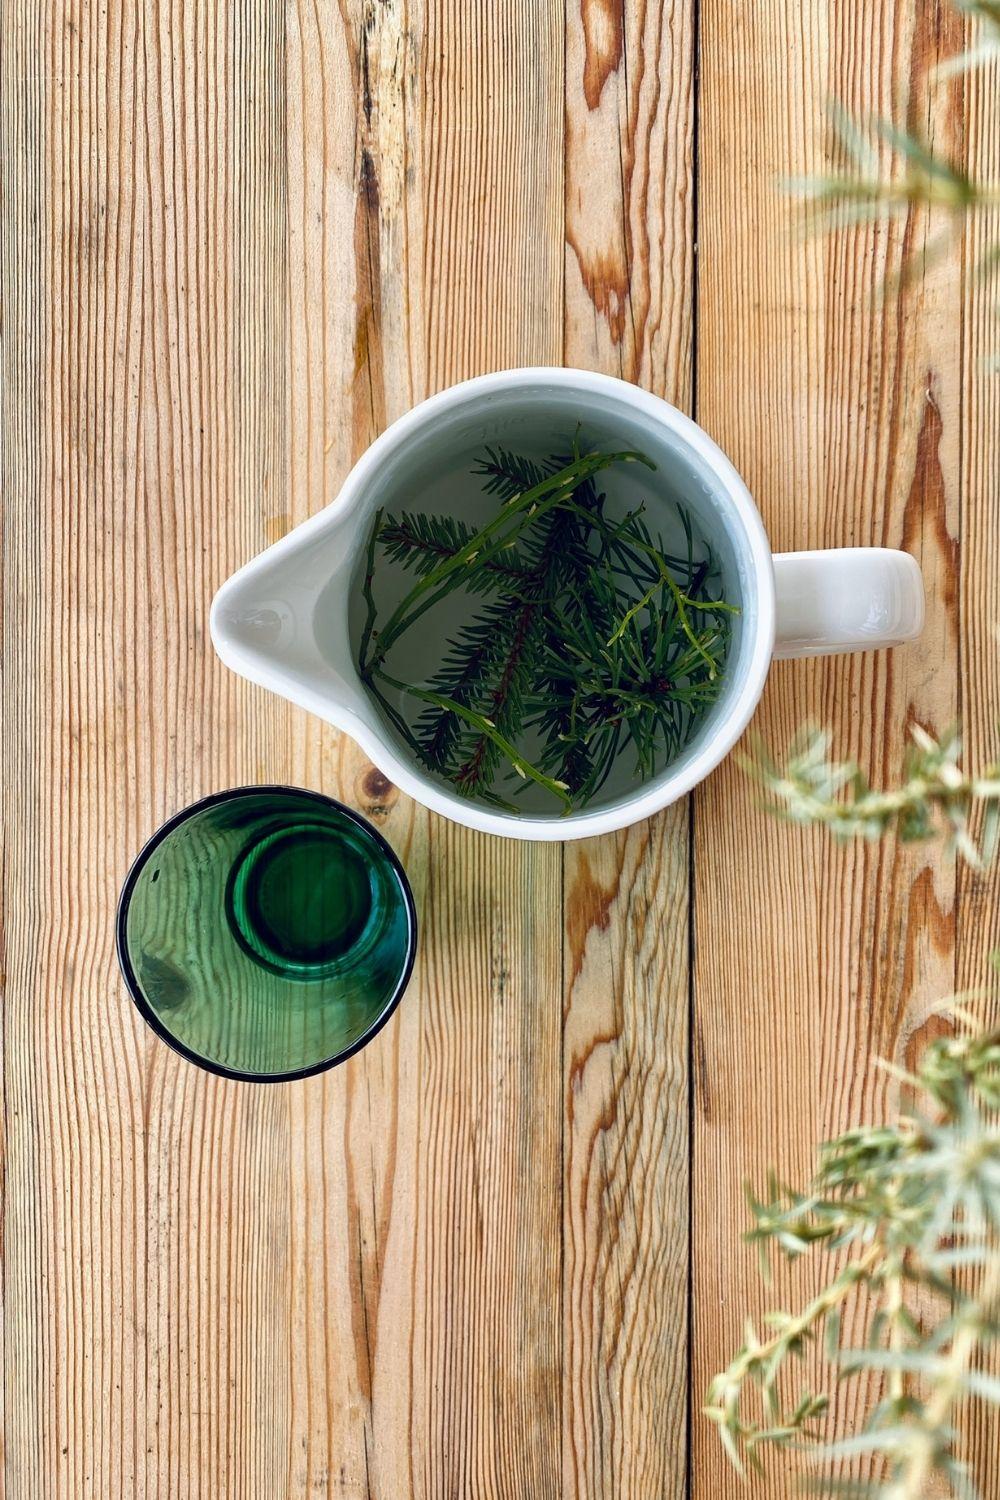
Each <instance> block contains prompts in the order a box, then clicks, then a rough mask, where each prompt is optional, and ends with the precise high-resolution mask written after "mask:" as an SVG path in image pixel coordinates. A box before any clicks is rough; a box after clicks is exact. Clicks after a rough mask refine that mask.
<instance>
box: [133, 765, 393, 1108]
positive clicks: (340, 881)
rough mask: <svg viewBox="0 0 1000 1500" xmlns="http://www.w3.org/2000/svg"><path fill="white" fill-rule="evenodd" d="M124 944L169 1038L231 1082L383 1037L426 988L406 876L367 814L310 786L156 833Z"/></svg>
mask: <svg viewBox="0 0 1000 1500" xmlns="http://www.w3.org/2000/svg"><path fill="white" fill-rule="evenodd" d="M117 937H118V958H119V962H120V964H121V967H122V972H123V974H124V976H125V980H126V983H127V984H128V987H129V990H130V992H131V995H132V998H133V1000H134V1001H135V1003H136V1005H137V1006H138V1008H139V1010H140V1012H141V1013H142V1015H143V1017H144V1018H145V1020H146V1021H147V1022H148V1023H149V1025H150V1026H151V1027H152V1028H153V1030H154V1031H156V1032H157V1033H158V1034H159V1035H160V1036H161V1037H162V1038H163V1039H164V1041H166V1042H169V1043H170V1045H171V1046H172V1047H174V1048H175V1049H176V1050H177V1051H178V1052H180V1053H181V1054H182V1055H183V1056H184V1057H186V1058H188V1059H189V1060H190V1061H191V1062H194V1063H197V1064H198V1065H199V1066H200V1067H203V1068H207V1069H209V1070H210V1071H211V1072H214V1073H219V1074H222V1075H223V1076H224V1077H227V1078H239V1079H247V1080H252V1081H255V1082H276V1081H282V1080H287V1079H292V1078H304V1077H306V1076H308V1075H309V1074H311V1073H318V1072H321V1071H322V1070H323V1069H324V1068H329V1067H332V1066H333V1064H334V1063H338V1062H342V1061H344V1059H345V1058H348V1057H350V1056H351V1055H352V1053H354V1052H357V1051H358V1049H359V1048H360V1047H363V1046H364V1045H365V1043H366V1042H369V1041H370V1040H371V1039H372V1037H374V1036H375V1034H376V1033H377V1032H378V1031H379V1030H380V1029H381V1027H382V1026H383V1025H384V1024H385V1022H386V1021H387V1020H388V1018H389V1016H390V1015H391V1014H392V1012H393V1010H394V1009H395V1007H396V1005H397V1004H398V1002H399V999H400V997H401V995H402V993H403V991H404V989H405V988H406V984H407V981H408V980H409V977H410V971H411V969H412V967H413V959H414V952H415V947H416V915H415V911H414V905H413V896H412V894H411V891H410V887H409V883H408V881H407V879H406V874H405V872H404V870H403V867H402V865H401V864H400V862H399V860H398V859H397V857H396V855H395V854H394V853H393V851H392V849H391V848H390V847H389V845H388V844H387V843H386V841H385V839H383V838H382V836H381V835H380V834H379V833H377V832H376V831H375V829H374V828H372V827H371V825H370V824H368V823H367V822H366V821H365V820H364V819H363V818H361V817H360V816H359V815H358V814H357V813H355V812H352V811H351V809H350V808H347V807H344V806H343V805H342V804H341V803H339V802H335V801H334V800H333V799H332V798H330V797H324V796H322V795H320V794H319V793H317V792H309V791H303V790H301V789H299V788H297V787H281V786H260V787H241V788H237V789H235V790H232V791H226V792H219V793H217V794H216V795H214V796H211V797H206V798H205V799H204V800H203V801H201V802H196V803H194V804H193V805H192V806H191V807H188V808H185V809H184V810H183V811H182V812H180V813H178V814H177V815H176V816H175V817H173V818H171V819H170V821H169V822H167V823H165V824H164V825H163V827H162V828H160V829H159V830H158V831H157V832H156V833H155V834H154V835H153V837H152V838H151V839H150V841H149V843H148V844H147V845H146V847H145V848H144V849H143V850H142V852H141V853H140V855H139V856H138V858H137V859H136V861H135V864H134V865H133V866H132V869H131V870H130V871H129V874H128V877H127V879H126V881H125V885H124V887H123V889H122V894H121V899H120V902H119V907H118V934H117Z"/></svg>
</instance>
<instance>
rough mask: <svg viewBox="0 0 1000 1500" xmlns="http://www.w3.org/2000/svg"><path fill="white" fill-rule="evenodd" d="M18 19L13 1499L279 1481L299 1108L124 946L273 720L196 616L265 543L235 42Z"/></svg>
mask: <svg viewBox="0 0 1000 1500" xmlns="http://www.w3.org/2000/svg"><path fill="white" fill-rule="evenodd" d="M260 14H261V16H262V17H263V16H264V11H263V8H261V12H260ZM6 20H7V22H8V23H9V29H10V31H11V32H12V33H13V35H15V36H16V37H17V39H18V44H17V49H16V51H15V53H14V56H13V59H12V61H11V64H10V66H11V67H12V69H13V76H14V77H16V79H17V82H16V85H15V84H13V83H12V86H11V87H10V88H8V89H6V90H5V91H4V107H5V109H6V111H7V113H8V119H9V122H10V125H11V130H10V132H9V133H7V132H5V137H4V139H5V142H8V141H9V142H11V143H16V144H12V145H11V152H12V155H11V158H10V161H9V162H8V170H7V171H6V172H5V178H6V180H7V181H9V182H10V183H11V184H12V187H13V192H12V197H11V199H10V200H8V198H7V195H6V194H5V205H7V204H8V203H9V205H10V207H9V209H8V212H9V214H10V218H9V219H8V223H7V226H6V227H7V228H9V230H10V234H9V238H8V235H7V234H6V233H5V247H6V248H8V249H9V250H10V252H11V253H10V255H9V258H7V257H5V274H6V276H7V277H8V288H7V289H8V290H9V292H10V295H9V297H7V298H5V308H6V309H7V310H8V313H9V320H10V321H9V322H8V325H7V332H8V336H9V342H8V339H5V343H4V349H5V357H6V358H8V359H9V360H11V361H12V362H13V369H14V372H15V378H14V379H13V380H12V381H10V382H9V383H8V382H7V381H5V383H4V401H5V432H6V434H7V438H8V442H5V454H6V457H7V464H8V468H7V474H6V478H7V480H8V483H7V485H6V486H5V495H7V496H9V497H10V510H9V513H8V516H9V524H8V527H7V531H6V535H5V559H4V565H5V593H4V597H5V616H6V619H5V642H6V647H7V661H6V666H7V672H6V674H5V708H6V713H5V734H6V737H7V738H6V743H7V747H8V750H9V754H8V755H7V757H5V759H6V764H7V765H8V766H11V767H13V766H16V767H17V771H16V773H15V776H14V782H13V787H14V789H15V790H14V792H13V795H14V796H15V797H16V798H17V805H16V807H15V808H14V809H11V808H10V807H8V817H7V848H8V860H7V864H6V869H5V902H4V905H5V912H6V946H7V954H8V985H7V997H6V1005H5V1049H4V1050H5V1058H6V1062H7V1075H6V1092H5V1119H6V1134H7V1138H8V1148H9V1153H10V1155H9V1170H10V1177H11V1181H12V1183H13V1191H12V1192H11V1194H10V1196H9V1199H8V1206H7V1215H8V1217H7V1219H6V1222H5V1244H6V1248H7V1251H8V1255H9V1262H8V1270H7V1278H6V1284H7V1299H6V1307H5V1317H6V1330H7V1333H6V1342H5V1388H6V1391H7V1395H8V1405H7V1473H6V1481H7V1488H8V1492H9V1493H10V1494H11V1495H12V1496H15V1497H17V1496H21V1495H25V1496H27V1495H33V1494H40V1493H44V1494H46V1495H51V1496H65V1497H78V1496H85V1495H94V1496H98V1495H101V1496H103V1495H112V1494H138V1493H145V1494H151V1493H160V1494H167V1493H171V1494H177V1495H180V1494H188V1493H196V1492H197V1493H220V1492H226V1491H227V1490H228V1489H230V1488H231V1478H232V1476H233V1475H234V1474H238V1473H240V1472H243V1473H246V1472H247V1471H248V1470H249V1471H250V1472H252V1473H253V1475H254V1478H255V1480H259V1483H260V1488H261V1489H262V1490H264V1491H267V1490H270V1491H271V1492H274V1491H275V1490H276V1488H277V1485H278V1477H277V1476H278V1473H279V1472H280V1470H279V1467H278V1466H277V1465H276V1464H275V1462H274V1460H275V1457H276V1454H275V1447H274V1439H275V1434H276V1429H275V1425H274V1422H273V1420H271V1418H270V1416H269V1417H268V1419H267V1420H265V1411H268V1412H273V1411H274V1409H275V1402H274V1401H273V1400H272V1397H273V1395H274V1392H273V1391H272V1390H271V1389H270V1388H269V1381H268V1374H269V1359H271V1358H277V1360H278V1361H279V1364H280V1362H281V1360H282V1350H283V1347H284V1345H283V1336H282V1322H281V1319H280V1317H277V1316H276V1313H277V1311H278V1309H279V1306H280V1304H279V1303H278V1302H277V1300H276V1297H275V1292H276V1288H277V1286H279V1285H280V1284H281V1282H282V1281H283V1279H284V1278H283V1275H282V1271H281V1266H280V1252H279V1253H278V1254H277V1255H276V1253H275V1246H276V1245H280V1232H279V1226H280V1210H281V1207H282V1204H281V1195H280V1191H279V1193H278V1194H276V1192H275V1188H276V1187H277V1188H279V1190H280V1188H281V1184H282V1163H283V1161H284V1159H285V1155H286V1150H285V1147H284V1144H283V1139H282V1125H283V1115H284V1111H283V1105H282V1100H281V1096H280V1095H279V1094H276V1093H274V1092H267V1091H259V1092H252V1091H251V1092H248V1091H246V1090H241V1089H239V1088H237V1087H235V1086H232V1085H226V1084H223V1083H220V1082H219V1081H217V1080H212V1079H210V1078H208V1077H206V1076H203V1075H200V1074H197V1073H195V1072H193V1071H192V1070H190V1069H188V1068H186V1067H185V1066H184V1065H183V1064H181V1063H180V1062H179V1060H178V1059H177V1058H175V1057H174V1056H173V1055H172V1054H171V1053H169V1052H167V1051H166V1050H165V1049H164V1048H163V1047H161V1046H159V1045H158V1044H155V1043H153V1042H152V1040H151V1039H150V1038H149V1036H148V1035H147V1034H146V1032H145V1030H144V1028H143V1027H142V1026H141V1024H140V1023H139V1021H138V1019H137V1017H136V1016H135V1014H134V1012H133V1010H132V1008H131V1006H130V1004H129V1002H128V1000H127V998H126V996H125V994H124V991H123V989H122V987H121V985H120V982H119V979H118V975H117V967H116V964H115V960H114V955H113V914H114V907H115V898H116V893H117V888H118V885H119V883H120V881H121V879H122V877H123V874H124V871H125V869H126V867H127V863H128V860H129V857H130V855H131V854H132V853H133V852H134V851H135V850H136V849H137V847H138V845H139V843H140V842H141V840H142V839H143V838H144V837H145V836H146V835H147V834H148V833H149V832H151V830H152V828H153V827H154V826H155V825H156V824H157V823H158V822H159V821H161V820H162V818H163V817H164V816H165V815H166V814H167V813H168V812H170V811H172V810H173V809H174V808H175V807H177V806H178V805H180V804H181V803H183V802H185V801H187V800H189V799H190V798H191V797H193V796H196V795H198V794H199V793H201V792H203V791H207V790H209V789H210V788H213V787H215V786H219V785H225V784H227V783H229V782H232V781H234V780H246V779H252V778H253V776H254V774H255V770H254V768H255V766H256V764H257V762H258V761H259V759H260V757H261V755H262V754H263V752H264V747H265V745H266V743H267V740H268V735H269V729H268V721H267V720H266V719H265V718H263V717H261V716H258V715H256V714H255V713H254V711H253V708H252V705H251V703H250V701H249V695H248V694H247V692H246V691H245V690H244V689H243V688H241V687H240V685H239V684H238V683H237V682H236V681H235V679H232V678H227V677H226V676H225V675H224V674H222V673H220V672H219V671H218V669H217V667H216V666H215V665H214V664H213V663H212V662H211V660H210V656H209V653H208V650H207V646H206V639H207V632H206V630H205V628H204V621H205V619H206V616H207V607H208V602H209V599H210V597H211V592H212V589H213V587H214V585H215V583H216V582H217V580H218V577H219V576H220V575H221V574H224V573H225V572H226V571H227V570H228V569H229V568H231V567H232V566H233V565H234V564H235V562H236V561H237V560H238V558H240V557H241V556H244V555H245V554H246V552H247V550H248V549H250V548H253V547H254V546H257V545H259V544H260V541H261V540H262V537H261V535H260V533H259V531H258V530H257V528H256V527H255V525H254V510H253V509H252V508H251V509H249V510H247V509H244V508H243V507H242V506H241V504H240V498H241V496H240V491H239V470H238V468H237V466H236V460H235V454H234V418H233V406H232V394H231V393H232V389H233V382H232V379H231V365H232V359H231V347H232V346H231V339H232V322H233V319H232V312H231V297H232V263H231V260H230V259H229V243H228V239H227V231H228V226H229V224H230V219H229V215H228V208H229V204H230V202H231V183H230V180H229V177H228V173H229V170H230V161H229V158H228V156H227V155H226V154H225V151H224V149H222V147H221V146H220V144H219V143H220V142H221V143H225V142H226V141H227V140H229V139H230V138H231V137H230V134H229V132H230V130H231V114H230V109H231V88H232V75H231V72H230V64H229V57H230V47H231V37H230V36H229V34H228V30H227V27H226V24H225V16H224V13H223V12H221V11H214V10H213V11H210V10H208V9H206V8H205V7H200V8H197V9H196V8H193V7H189V8H187V9H186V10H185V11H184V13H183V16H181V15H180V14H178V15H175V16H170V15H168V13H167V12H166V11H165V10H163V9H161V8H159V7H155V6H152V5H150V6H147V7H144V8H142V9H140V10H137V9H136V8H135V7H131V6H121V5H111V6H110V7H108V8H107V9H106V10H105V11H104V12H102V13H101V14H100V15H98V13H97V12H85V13H81V12H80V11H79V10H74V12H73V13H72V14H70V13H68V12H67V11H66V9H65V8H64V7H62V6H59V5H53V6H49V7H16V6H11V7H8V15H7V17H6ZM171 22H176V31H171ZM5 56H6V49H5ZM22 80H23V82H22ZM246 373H247V378H248V380H249V382H250V386H249V391H248V393H247V394H248V399H249V397H250V395H251V393H252V391H253V388H254V381H255V379H256V376H255V372H254V367H253V365H252V364H251V365H250V366H249V367H248V370H247V372H246ZM11 435H13V442H12V443H10V442H9V440H10V438H11ZM258 452H259V450H258ZM243 457H244V461H245V463H246V464H247V465H249V463H250V461H251V455H249V454H244V455H243ZM261 462H263V459H261ZM244 472H245V470H244ZM209 726H211V727H209ZM12 812H13V816H12V815H11V813H12ZM220 1207H221V1208H222V1211H221V1212H220V1211H219V1210H220ZM206 1225H211V1226H212V1230H211V1233H206ZM262 1346H263V1347H264V1348H265V1349H267V1350H269V1351H272V1352H271V1353H270V1354H269V1355H268V1356H266V1357H265V1358H264V1359H261V1358H260V1356H259V1350H260V1348H261V1347H262ZM233 1389H238V1390H239V1393H240V1395H239V1401H240V1407H241V1412H242V1415H243V1418H244V1420H243V1422H242V1423H241V1424H240V1425H239V1426H238V1427H237V1426H236V1424H233V1423H230V1422H229V1420H228V1416H229V1415H231V1408H230V1406H229V1402H230V1399H231V1398H230V1391H231V1390H233ZM279 1389H280V1388H279ZM278 1430H279V1431H280V1428H279V1429H278ZM277 1456H278V1458H279V1459H280V1460H281V1461H283V1458H284V1455H283V1454H280V1455H277ZM232 1482H235V1481H232Z"/></svg>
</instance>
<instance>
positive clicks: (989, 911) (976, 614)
mask: <svg viewBox="0 0 1000 1500" xmlns="http://www.w3.org/2000/svg"><path fill="white" fill-rule="evenodd" d="M998 83H1000V77H998V69H997V66H996V64H995V63H993V64H991V65H990V66H989V67H988V68H982V69H977V70H976V71H975V72H973V73H971V74H969V76H968V77H967V78H963V79H961V80H956V81H955V82H954V83H953V84H952V85H951V90H952V95H953V100H954V104H953V107H955V108H960V109H961V110H962V111H963V115H964V119H965V122H966V133H965V153H966V159H967V161H968V164H969V170H970V173H971V175H972V176H973V177H975V178H976V179H978V180H981V181H986V182H994V181H996V180H997V178H998V176H1000V129H998V126H997V117H996V99H997V97H998ZM998 238H1000V223H998V221H997V215H996V213H995V212H993V211H991V212H990V213H989V214H988V215H986V216H985V218H984V219H982V220H979V221H977V222H974V223H973V224H972V225H970V228H969V233H968V236H967V243H966V245H965V255H964V258H963V263H962V275H963V293H964V306H963V310H962V311H963V331H962V340H963V367H962V376H963V379H962V392H961V402H962V406H961V410H962V434H961V468H960V472H959V486H960V500H961V513H962V549H961V554H960V563H961V572H960V578H959V584H958V596H959V597H958V608H959V618H960V626H961V640H962V655H961V679H960V682H959V694H960V700H961V720H962V732H963V735H964V739H965V745H966V756H967V758H968V761H969V763H970V764H990V763H992V762H995V761H996V760H998V759H1000V733H998V728H997V726H998V724H1000V670H998V660H997V658H998V652H997V621H998V619H1000V597H998V584H1000V576H998V566H997V557H998V556H1000V490H998V485H997V475H998V473H1000V383H998V381H997V377H996V371H995V369H994V368H993V367H992V361H993V360H994V358H995V356H996V354H997V353H998V352H1000V329H998V327H997V319H996V316H995V307H994V306H993V299H992V296H991V295H990V292H991V289H990V288H989V286H988V284H987V285H985V286H984V284H983V282H982V280H981V276H980V271H979V268H980V266H981V262H982V259H983V257H984V256H985V255H986V253H987V251H988V250H989V249H990V248H991V247H992V246H993V245H995V244H996V242H997V239H998ZM998 890H1000V872H998V870H997V869H996V868H994V869H993V870H991V871H989V872H988V873H987V874H985V875H980V874H977V873H975V872H973V871H971V870H969V869H966V868H963V869H961V870H960V871H959V881H958V899H957V921H956V928H957V948H958V953H957V960H958V962H957V969H958V972H957V985H958V988H959V990H963V991H964V990H972V989H975V990H978V991H981V992H983V991H985V994H984V995H983V998H982V1000H981V1001H980V1002H979V1003H978V1004H977V1005H976V1007H975V1008H976V1009H977V1011H978V1012H979V1014H980V1015H982V1017H983V1019H984V1021H987V1022H990V1023H992V1024H994V1025H995V1024H996V1018H997V1015H998V1013H1000V976H998V975H997V972H996V970H995V969H994V968H993V966H992V964H991V957H992V955H994V954H995V953H997V952H1000V901H998V899H997V893H998ZM984 1365H985V1367H986V1368H987V1369H989V1370H991V1371H992V1373H993V1374H994V1375H1000V1352H998V1351H997V1350H996V1349H994V1350H993V1351H991V1353H990V1355H989V1356H988V1359H987V1360H986V1361H984ZM960 1426H961V1430H962V1441H963V1443H964V1445H965V1447H966V1451H968V1452H969V1453H972V1454H975V1456H976V1466H975V1474H976V1483H977V1485H978V1487H979V1491H980V1493H981V1494H983V1495H992V1494H996V1493H997V1492H998V1491H1000V1420H998V1415H997V1412H996V1410H995V1408H994V1409H990V1408H988V1407H986V1406H984V1405H983V1404H982V1403H978V1402H977V1403H975V1404H972V1403H970V1404H969V1406H967V1407H966V1409H965V1410H964V1411H963V1412H962V1413H961V1416H960Z"/></svg>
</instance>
